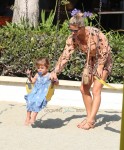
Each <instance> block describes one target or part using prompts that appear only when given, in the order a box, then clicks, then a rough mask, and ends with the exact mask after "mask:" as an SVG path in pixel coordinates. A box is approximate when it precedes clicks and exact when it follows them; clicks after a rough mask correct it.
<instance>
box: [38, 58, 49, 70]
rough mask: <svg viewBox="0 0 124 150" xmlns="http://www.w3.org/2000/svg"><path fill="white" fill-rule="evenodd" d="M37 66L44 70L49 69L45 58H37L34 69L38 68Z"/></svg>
mask: <svg viewBox="0 0 124 150" xmlns="http://www.w3.org/2000/svg"><path fill="white" fill-rule="evenodd" d="M38 66H45V67H46V68H48V67H49V60H48V59H47V58H45V57H43V58H38V59H37V60H36V67H38Z"/></svg>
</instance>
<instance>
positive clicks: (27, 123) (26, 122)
mask: <svg viewBox="0 0 124 150" xmlns="http://www.w3.org/2000/svg"><path fill="white" fill-rule="evenodd" d="M30 119H31V111H27V116H26V120H25V125H29V123H30Z"/></svg>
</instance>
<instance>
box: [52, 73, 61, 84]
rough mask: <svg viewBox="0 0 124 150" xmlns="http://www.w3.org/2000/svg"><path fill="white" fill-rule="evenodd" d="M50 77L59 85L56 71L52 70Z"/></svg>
mask: <svg viewBox="0 0 124 150" xmlns="http://www.w3.org/2000/svg"><path fill="white" fill-rule="evenodd" d="M50 78H51V81H52V82H53V83H54V84H55V85H58V84H59V80H58V78H57V74H56V72H55V71H52V72H51V75H50Z"/></svg>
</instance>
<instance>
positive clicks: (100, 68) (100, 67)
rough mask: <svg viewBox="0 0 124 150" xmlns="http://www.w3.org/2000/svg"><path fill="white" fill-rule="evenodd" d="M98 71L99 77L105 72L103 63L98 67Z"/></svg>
mask: <svg viewBox="0 0 124 150" xmlns="http://www.w3.org/2000/svg"><path fill="white" fill-rule="evenodd" d="M97 73H98V76H99V77H102V74H103V65H99V66H98V68H97Z"/></svg>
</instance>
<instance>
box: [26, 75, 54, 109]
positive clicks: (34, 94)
mask: <svg viewBox="0 0 124 150" xmlns="http://www.w3.org/2000/svg"><path fill="white" fill-rule="evenodd" d="M50 83H51V80H50V73H47V74H46V75H44V76H42V75H41V74H38V78H37V80H36V82H35V84H34V87H33V89H32V91H31V93H29V94H27V95H25V100H26V103H27V111H33V112H39V111H40V110H41V109H43V108H44V107H45V106H46V105H47V100H46V94H47V91H48V87H49V85H50Z"/></svg>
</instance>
